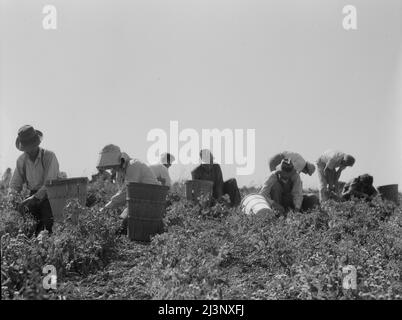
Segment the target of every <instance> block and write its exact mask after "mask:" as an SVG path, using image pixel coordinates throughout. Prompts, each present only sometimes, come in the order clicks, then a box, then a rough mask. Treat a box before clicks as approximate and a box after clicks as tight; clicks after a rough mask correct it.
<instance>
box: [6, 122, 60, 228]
mask: <svg viewBox="0 0 402 320" xmlns="http://www.w3.org/2000/svg"><path fill="white" fill-rule="evenodd" d="M42 138H43V134H42V132H40V131H39V130H35V129H34V128H33V127H32V126H29V125H26V126H23V127H22V128H21V129H20V130H19V131H18V136H17V140H16V142H15V145H16V147H17V149H18V150H20V151H22V152H23V154H22V155H21V156H19V158H18V159H17V165H16V169H15V170H14V174H13V176H12V178H11V181H10V197H13V194H15V193H19V192H21V191H22V188H23V185H24V184H25V185H26V187H27V188H28V190H29V192H30V196H29V197H28V198H26V199H25V200H24V201H22V203H21V204H20V206H19V208H20V211H22V210H23V211H24V212H26V211H28V212H29V213H31V214H32V216H33V217H34V218H35V220H36V221H37V225H36V230H35V235H38V234H39V232H41V231H42V230H44V229H45V230H47V231H49V233H51V232H52V226H53V214H52V208H51V207H50V203H49V200H48V198H47V193H46V187H45V183H46V182H47V181H49V180H54V179H57V178H58V177H59V162H58V161H57V158H56V155H55V154H54V153H53V152H52V151H49V150H45V149H43V148H40V147H39V145H40V143H41V141H42Z"/></svg>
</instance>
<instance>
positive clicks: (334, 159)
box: [317, 150, 355, 202]
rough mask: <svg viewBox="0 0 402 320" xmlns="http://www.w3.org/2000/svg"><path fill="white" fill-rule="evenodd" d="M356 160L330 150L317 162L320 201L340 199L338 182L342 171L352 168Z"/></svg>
mask: <svg viewBox="0 0 402 320" xmlns="http://www.w3.org/2000/svg"><path fill="white" fill-rule="evenodd" d="M354 163H355V158H353V157H352V156H351V155H348V154H345V153H343V152H340V151H334V150H328V151H326V152H324V153H323V154H322V155H321V157H320V158H319V159H318V160H317V173H318V179H319V185H320V187H319V195H320V201H321V202H322V201H326V200H328V199H329V198H331V197H332V198H335V199H338V193H339V190H338V182H339V178H340V176H341V173H342V171H343V170H344V169H345V168H346V167H352V166H353V165H354Z"/></svg>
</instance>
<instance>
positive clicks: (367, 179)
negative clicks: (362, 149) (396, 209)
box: [342, 174, 378, 201]
mask: <svg viewBox="0 0 402 320" xmlns="http://www.w3.org/2000/svg"><path fill="white" fill-rule="evenodd" d="M377 194H378V192H377V190H376V188H374V186H373V177H372V176H371V175H369V174H363V175H361V176H358V177H357V178H354V179H353V180H351V181H349V182H348V183H347V184H345V186H344V187H343V191H342V199H344V200H350V199H351V198H352V197H356V198H359V199H365V200H367V201H370V200H372V199H373V198H374V197H375V196H376V195H377Z"/></svg>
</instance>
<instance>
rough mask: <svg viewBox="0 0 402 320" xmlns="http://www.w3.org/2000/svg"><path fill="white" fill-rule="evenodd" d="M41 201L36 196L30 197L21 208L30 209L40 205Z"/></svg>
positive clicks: (22, 203) (23, 202)
mask: <svg viewBox="0 0 402 320" xmlns="http://www.w3.org/2000/svg"><path fill="white" fill-rule="evenodd" d="M39 201H40V200H39V199H38V198H36V197H35V196H30V197H28V198H26V199H25V200H24V201H22V202H21V206H25V207H30V206H33V205H35V204H38V203H39Z"/></svg>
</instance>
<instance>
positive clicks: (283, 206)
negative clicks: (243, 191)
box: [259, 159, 303, 214]
mask: <svg viewBox="0 0 402 320" xmlns="http://www.w3.org/2000/svg"><path fill="white" fill-rule="evenodd" d="M259 193H260V194H261V195H263V196H264V197H265V199H266V200H267V202H268V203H269V204H270V205H271V207H272V209H274V210H276V211H278V212H279V214H284V213H286V212H288V211H289V210H295V211H300V209H301V206H302V202H303V189H302V182H301V179H300V175H299V174H298V173H297V172H296V170H295V168H294V166H293V163H292V161H291V160H290V159H283V160H282V161H281V163H280V164H279V165H278V166H277V167H276V170H275V171H273V172H271V174H270V175H269V177H268V179H267V180H266V181H265V183H264V185H263V187H262V188H261V190H260V192H259Z"/></svg>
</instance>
